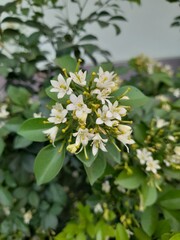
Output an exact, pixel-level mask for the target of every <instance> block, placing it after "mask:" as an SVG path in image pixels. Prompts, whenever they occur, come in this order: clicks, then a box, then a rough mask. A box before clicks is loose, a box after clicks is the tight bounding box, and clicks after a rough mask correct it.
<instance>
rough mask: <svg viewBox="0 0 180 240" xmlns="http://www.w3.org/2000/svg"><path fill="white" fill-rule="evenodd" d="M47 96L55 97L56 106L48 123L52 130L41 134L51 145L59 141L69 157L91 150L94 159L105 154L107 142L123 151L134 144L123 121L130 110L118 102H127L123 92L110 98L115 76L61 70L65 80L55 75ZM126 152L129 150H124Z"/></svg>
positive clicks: (116, 77) (103, 72) (60, 75)
mask: <svg viewBox="0 0 180 240" xmlns="http://www.w3.org/2000/svg"><path fill="white" fill-rule="evenodd" d="M51 85H52V87H51V89H50V93H51V94H52V93H53V94H56V97H57V102H56V103H55V104H54V105H53V106H52V109H51V112H50V116H49V117H48V119H47V120H48V122H49V123H53V124H54V126H53V127H51V128H50V129H48V130H45V131H44V133H45V134H46V135H47V136H48V137H49V139H50V142H51V143H52V144H53V145H55V141H56V140H57V139H58V138H59V137H62V136H63V138H64V140H65V143H66V146H67V147H66V148H67V150H68V151H69V152H71V153H79V152H80V151H81V150H83V149H84V153H85V155H87V154H86V147H88V146H89V147H90V148H92V153H93V155H94V156H95V155H96V154H97V153H98V151H99V149H100V150H101V151H103V152H106V151H107V146H106V145H107V143H108V141H111V142H113V144H115V146H116V147H117V148H118V146H117V145H116V143H115V141H114V139H117V140H119V141H120V142H121V143H123V144H124V145H125V146H126V147H127V144H133V143H134V140H133V139H131V133H132V128H131V127H130V126H128V125H126V124H127V123H131V122H130V121H125V120H123V117H125V116H126V115H127V112H128V109H129V106H122V105H120V104H119V100H121V99H128V97H127V96H126V92H124V93H123V94H121V96H118V97H115V96H113V92H114V91H116V90H117V89H118V87H119V78H118V76H117V75H116V74H115V73H114V72H109V71H104V70H103V69H102V68H101V67H100V68H99V71H98V73H97V74H96V73H92V74H91V75H90V77H88V74H87V71H84V72H83V71H82V70H77V71H76V72H75V73H73V72H70V73H69V74H67V72H66V71H65V70H64V76H63V75H62V74H59V75H58V78H57V80H51ZM127 149H128V147H127Z"/></svg>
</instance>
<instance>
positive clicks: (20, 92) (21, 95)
mask: <svg viewBox="0 0 180 240" xmlns="http://www.w3.org/2000/svg"><path fill="white" fill-rule="evenodd" d="M7 94H8V97H9V98H10V99H11V100H12V102H14V103H15V104H17V105H20V106H26V105H27V103H28V100H29V98H30V93H29V92H28V91H27V90H26V89H25V88H22V87H15V86H9V87H8V89H7Z"/></svg>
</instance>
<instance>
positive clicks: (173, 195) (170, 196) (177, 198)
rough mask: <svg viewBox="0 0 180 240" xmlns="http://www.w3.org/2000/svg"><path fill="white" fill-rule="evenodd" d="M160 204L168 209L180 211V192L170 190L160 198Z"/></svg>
mask: <svg viewBox="0 0 180 240" xmlns="http://www.w3.org/2000/svg"><path fill="white" fill-rule="evenodd" d="M159 203H160V205H161V206H162V207H164V208H166V209H172V210H177V209H180V204H179V203H180V190H170V191H168V192H166V193H165V194H163V196H162V197H160V198H159Z"/></svg>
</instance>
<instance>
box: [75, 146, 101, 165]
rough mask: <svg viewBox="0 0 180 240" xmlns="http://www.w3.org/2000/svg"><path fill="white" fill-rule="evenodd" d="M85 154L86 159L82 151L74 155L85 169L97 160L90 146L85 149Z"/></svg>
mask: <svg viewBox="0 0 180 240" xmlns="http://www.w3.org/2000/svg"><path fill="white" fill-rule="evenodd" d="M86 152H87V156H88V159H86V157H85V153H84V150H82V151H81V152H80V153H78V154H76V156H77V158H78V159H79V160H80V161H81V162H82V163H83V164H84V165H85V166H86V167H90V166H91V165H92V164H93V162H94V161H95V159H96V158H97V155H95V156H94V155H93V153H92V147H91V146H87V147H86Z"/></svg>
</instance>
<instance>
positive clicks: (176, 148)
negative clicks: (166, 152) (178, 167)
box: [174, 146, 180, 156]
mask: <svg viewBox="0 0 180 240" xmlns="http://www.w3.org/2000/svg"><path fill="white" fill-rule="evenodd" d="M174 152H175V154H176V155H178V156H180V146H176V147H175V148H174Z"/></svg>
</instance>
